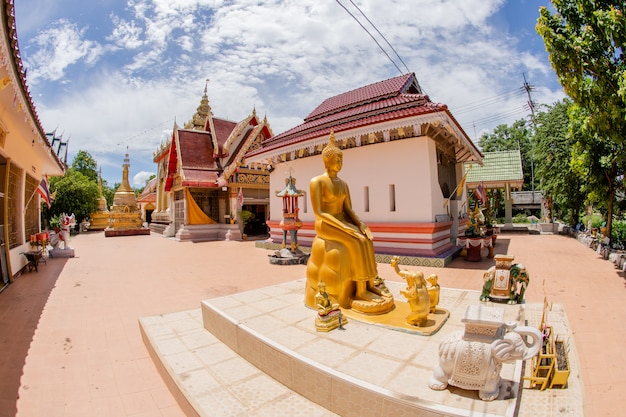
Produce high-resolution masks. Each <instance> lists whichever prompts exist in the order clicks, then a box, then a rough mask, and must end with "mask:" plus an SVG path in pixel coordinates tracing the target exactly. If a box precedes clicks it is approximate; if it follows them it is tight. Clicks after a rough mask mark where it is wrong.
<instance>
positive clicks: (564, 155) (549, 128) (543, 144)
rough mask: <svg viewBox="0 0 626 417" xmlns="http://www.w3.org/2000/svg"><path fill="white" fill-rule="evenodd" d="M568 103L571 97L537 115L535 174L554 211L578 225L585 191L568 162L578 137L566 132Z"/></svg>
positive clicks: (569, 103) (567, 130)
mask: <svg viewBox="0 0 626 417" xmlns="http://www.w3.org/2000/svg"><path fill="white" fill-rule="evenodd" d="M571 105H572V102H571V100H568V99H565V100H563V101H561V102H557V103H555V104H554V105H552V106H548V108H547V110H545V111H540V112H539V113H538V114H537V117H536V119H535V120H536V124H537V129H536V133H535V138H534V140H533V143H534V147H533V152H534V160H535V161H536V163H535V177H536V178H537V181H538V184H539V188H541V190H543V191H544V192H545V193H546V196H548V197H550V198H551V199H552V202H553V204H554V206H555V207H556V212H555V213H554V214H557V215H558V216H559V217H560V218H564V219H565V220H567V221H568V222H570V223H571V224H577V223H578V220H579V215H580V213H581V212H582V210H583V202H584V200H585V194H584V193H583V191H582V188H581V187H582V185H583V183H582V181H581V178H580V176H579V175H577V174H576V173H575V172H574V171H573V170H572V165H571V161H572V148H573V146H574V144H575V143H576V136H577V135H571V134H570V133H569V128H570V127H569V125H570V122H569V116H568V113H567V111H568V109H569V108H570V106H571Z"/></svg>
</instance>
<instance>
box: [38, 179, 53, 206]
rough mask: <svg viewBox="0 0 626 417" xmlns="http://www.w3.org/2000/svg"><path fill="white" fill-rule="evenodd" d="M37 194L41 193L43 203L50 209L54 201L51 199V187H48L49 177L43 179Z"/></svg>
mask: <svg viewBox="0 0 626 417" xmlns="http://www.w3.org/2000/svg"><path fill="white" fill-rule="evenodd" d="M37 192H38V193H39V195H40V196H41V198H42V199H43V201H45V202H46V204H47V205H48V208H50V203H51V202H52V199H51V198H50V187H49V186H48V176H47V175H46V176H45V177H43V178H42V179H41V182H40V183H39V186H38V187H37Z"/></svg>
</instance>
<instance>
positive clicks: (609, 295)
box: [0, 233, 626, 417]
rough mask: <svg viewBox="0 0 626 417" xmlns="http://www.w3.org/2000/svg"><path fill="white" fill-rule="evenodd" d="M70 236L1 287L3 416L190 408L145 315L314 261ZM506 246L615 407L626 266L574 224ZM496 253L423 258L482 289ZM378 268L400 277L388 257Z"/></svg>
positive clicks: (293, 272) (449, 278) (625, 385)
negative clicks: (570, 233)
mask: <svg viewBox="0 0 626 417" xmlns="http://www.w3.org/2000/svg"><path fill="white" fill-rule="evenodd" d="M71 245H72V247H74V248H75V250H76V258H71V259H57V258H54V259H48V262H47V265H40V267H39V272H37V273H36V272H34V271H33V272H31V273H28V272H26V273H24V274H23V275H22V276H21V277H19V278H18V279H17V280H16V281H15V282H14V283H13V284H11V285H10V286H9V287H8V288H7V289H6V290H5V291H4V292H2V293H1V294H0V352H2V353H1V354H0V417H9V416H20V417H37V416H48V417H55V416H64V417H69V416H80V417H90V416H106V417H110V416H120V417H124V416H133V417H142V416H163V417H173V416H183V415H184V414H183V413H182V411H181V409H180V408H179V407H178V405H177V404H176V402H175V401H174V399H173V397H172V396H171V395H170V393H169V391H168V390H167V388H166V386H165V384H164V382H163V381H162V380H161V378H160V376H159V374H158V373H157V371H156V368H155V366H154V364H153V363H152V361H151V359H150V358H149V356H148V352H147V350H146V348H145V346H144V345H143V342H142V340H141V337H140V332H139V326H138V318H139V317H144V316H151V315H156V314H163V313H171V312H176V311H182V310H189V309H192V308H197V307H199V305H200V301H201V300H204V299H208V298H212V297H215V296H221V295H227V294H232V293H236V292H240V291H243V290H248V289H254V288H259V287H263V286H267V285H272V284H276V283H280V282H286V281H291V280H295V279H298V278H302V277H304V276H305V269H306V266H304V265H294V266H276V265H270V264H269V262H268V260H267V255H268V254H269V253H271V252H268V251H266V250H263V249H257V248H256V247H255V246H254V242H204V243H190V242H177V241H174V240H171V239H166V238H163V237H162V236H160V235H151V236H134V237H113V238H105V237H104V235H103V234H102V233H84V234H81V235H78V236H76V237H74V238H73V239H72V241H71ZM496 253H508V254H512V255H515V257H516V261H517V262H521V263H524V264H525V265H526V267H527V269H528V271H529V272H530V276H531V281H530V285H529V289H528V293H527V299H528V301H529V302H541V301H542V300H543V298H544V295H545V296H546V297H547V298H548V301H550V302H554V303H559V304H562V305H564V306H565V309H566V311H567V314H568V317H569V321H570V325H571V328H572V330H573V332H574V335H575V343H576V348H577V351H578V354H579V356H580V362H581V368H582V369H581V370H580V373H581V375H582V378H583V381H584V384H585V396H586V398H585V402H586V407H585V410H586V412H585V415H587V416H613V415H617V414H616V410H617V409H618V407H619V406H620V405H621V403H622V401H621V400H622V395H623V394H622V393H623V392H625V391H626V357H625V356H624V355H623V352H622V350H623V346H625V345H626V343H625V342H626V325H624V324H623V323H622V318H623V317H626V288H625V281H624V277H625V276H624V274H623V273H622V272H621V271H619V270H617V269H616V268H615V266H614V265H613V264H611V263H610V262H608V261H605V260H602V259H601V258H600V257H599V256H598V255H597V254H596V253H595V252H593V251H592V250H591V249H588V248H586V247H585V246H584V245H582V244H581V243H579V242H577V241H576V240H575V239H572V238H569V237H565V236H558V235H521V234H511V235H501V236H499V237H498V242H497V245H496ZM491 265H493V261H492V260H490V259H484V260H483V261H482V262H478V263H470V262H466V261H464V259H463V258H458V259H456V260H455V261H454V262H453V263H452V264H451V265H449V266H448V267H446V268H444V269H434V268H415V269H420V270H422V271H423V272H424V273H425V274H430V273H437V274H438V275H439V283H440V284H441V285H442V286H443V287H449V288H467V289H475V290H479V289H480V288H481V286H482V275H483V272H484V271H485V270H486V269H487V268H489V267H490V266H491ZM407 268H409V269H413V267H407ZM379 273H380V275H381V276H383V277H385V278H386V279H388V280H393V281H400V278H399V277H398V276H396V275H395V273H394V272H393V270H392V268H391V267H390V266H389V265H388V264H379ZM618 414H619V413H618Z"/></svg>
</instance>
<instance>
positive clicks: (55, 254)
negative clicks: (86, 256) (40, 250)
mask: <svg viewBox="0 0 626 417" xmlns="http://www.w3.org/2000/svg"><path fill="white" fill-rule="evenodd" d="M48 256H49V257H50V258H73V257H74V249H71V248H70V249H59V248H54V249H51V250H49V251H48Z"/></svg>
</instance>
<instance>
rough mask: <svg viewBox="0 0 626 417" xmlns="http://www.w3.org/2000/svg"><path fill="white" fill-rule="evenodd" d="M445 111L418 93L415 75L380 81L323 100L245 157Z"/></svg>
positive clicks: (444, 108) (442, 105)
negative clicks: (390, 121)
mask: <svg viewBox="0 0 626 417" xmlns="http://www.w3.org/2000/svg"><path fill="white" fill-rule="evenodd" d="M445 110H447V106H446V105H445V104H440V103H433V102H432V101H430V99H429V98H428V96H427V95H424V94H422V93H421V90H420V88H419V85H418V83H417V79H416V78H415V74H407V75H402V76H400V77H395V78H391V79H389V80H385V81H380V82H378V83H374V84H371V85H368V86H365V87H361V88H357V89H356V90H352V91H349V92H347V93H343V94H339V95H337V96H335V97H331V98H329V99H327V100H325V101H324V102H323V103H322V104H321V105H319V106H318V107H317V108H316V109H315V110H314V111H313V112H311V114H309V116H307V118H306V119H305V121H304V123H303V124H301V125H299V126H296V127H294V128H292V129H289V130H287V131H286V132H283V133H281V134H279V135H276V136H274V137H272V138H269V139H268V140H266V141H264V142H263V144H262V147H260V148H258V149H255V150H254V151H251V152H249V154H248V155H249V156H253V155H257V154H262V153H264V152H267V151H270V150H273V149H277V148H281V147H283V146H286V145H291V144H294V143H298V142H302V141H306V140H308V139H312V138H315V137H320V136H326V135H328V134H329V133H330V130H331V129H332V130H334V131H335V133H337V132H341V131H344V130H349V129H354V128H358V127H362V126H368V125H372V124H377V123H381V122H384V121H389V120H394V119H402V118H406V117H411V116H417V115H423V114H428V113H434V112H439V111H445Z"/></svg>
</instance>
